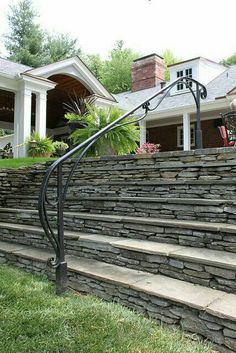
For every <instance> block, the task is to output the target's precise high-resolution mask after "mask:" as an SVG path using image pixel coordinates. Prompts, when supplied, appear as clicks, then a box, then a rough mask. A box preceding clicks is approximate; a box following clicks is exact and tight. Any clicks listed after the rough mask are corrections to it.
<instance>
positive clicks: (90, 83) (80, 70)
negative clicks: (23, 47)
mask: <svg viewBox="0 0 236 353" xmlns="http://www.w3.org/2000/svg"><path fill="white" fill-rule="evenodd" d="M55 74H64V75H68V76H71V77H74V78H75V79H77V80H78V81H80V82H81V83H82V84H83V85H84V86H85V87H86V88H87V89H88V90H89V91H91V93H93V94H96V95H97V96H98V97H100V98H101V99H103V100H105V101H109V102H114V103H115V102H116V100H115V98H114V96H113V95H112V94H111V93H110V92H108V91H107V89H106V88H105V87H104V86H103V84H102V83H101V82H100V81H99V80H98V79H97V78H96V77H95V76H94V74H93V73H92V71H91V70H90V69H89V68H88V67H87V66H86V65H85V63H84V62H83V61H82V60H81V59H80V58H79V57H77V56H76V57H72V58H68V59H64V60H60V61H57V62H55V63H52V64H48V65H45V66H42V67H38V68H32V67H30V66H26V65H22V64H18V63H14V62H12V61H10V60H6V59H2V58H0V76H1V75H2V76H7V77H10V78H11V79H15V78H16V76H17V75H22V76H28V77H31V78H35V79H37V80H40V81H44V82H46V83H50V84H51V83H53V82H52V81H51V80H50V76H53V75H55ZM48 78H49V79H48Z"/></svg>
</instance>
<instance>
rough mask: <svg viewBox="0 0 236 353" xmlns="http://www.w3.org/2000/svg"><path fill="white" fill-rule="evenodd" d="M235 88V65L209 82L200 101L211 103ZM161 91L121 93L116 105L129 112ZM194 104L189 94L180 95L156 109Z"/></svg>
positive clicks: (150, 89)
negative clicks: (205, 96) (202, 99)
mask: <svg viewBox="0 0 236 353" xmlns="http://www.w3.org/2000/svg"><path fill="white" fill-rule="evenodd" d="M235 87H236V65H233V66H231V67H229V68H228V69H226V70H225V71H224V72H223V73H221V74H220V75H219V76H217V77H216V78H215V79H214V80H212V81H211V82H209V83H208V84H207V85H206V89H207V98H206V99H205V100H204V101H202V104H204V103H205V102H207V103H208V102H213V101H215V100H216V99H219V98H222V97H225V96H226V94H228V93H229V92H230V91H232V90H233V89H234V88H235ZM160 89H161V87H160V85H159V86H156V87H153V88H149V89H145V90H142V91H137V92H130V91H129V92H123V93H120V94H117V95H116V99H117V101H118V105H119V107H120V108H121V109H124V110H130V109H132V108H134V107H135V106H136V105H138V104H140V103H141V102H142V101H145V100H146V99H148V97H150V96H151V95H153V94H155V92H157V91H159V90H160ZM154 100H155V103H157V102H158V99H154ZM193 104H194V101H193V97H192V94H191V93H181V94H173V95H168V96H167V97H166V98H165V99H164V100H163V102H162V103H161V104H160V106H159V107H158V108H157V109H156V111H158V112H165V111H167V110H169V109H174V108H176V109H177V108H184V107H188V106H192V105H193Z"/></svg>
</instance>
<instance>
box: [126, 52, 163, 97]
mask: <svg viewBox="0 0 236 353" xmlns="http://www.w3.org/2000/svg"><path fill="white" fill-rule="evenodd" d="M164 80H165V65H164V59H163V58H162V57H161V56H159V55H157V54H151V55H147V56H143V57H142V58H139V59H136V60H134V62H133V64H132V92H136V91H141V90H143V89H147V88H151V87H155V86H157V84H158V83H160V82H161V81H164Z"/></svg>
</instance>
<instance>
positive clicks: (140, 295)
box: [0, 242, 236, 353]
mask: <svg viewBox="0 0 236 353" xmlns="http://www.w3.org/2000/svg"><path fill="white" fill-rule="evenodd" d="M51 256H52V253H50V252H49V251H48V250H45V249H43V250H42V249H40V250H39V249H34V248H32V247H29V246H24V245H22V246H20V245H16V244H14V245H13V244H7V243H6V242H0V261H1V263H8V264H14V265H16V266H19V267H21V268H23V269H25V270H26V271H31V272H33V273H46V274H47V275H48V276H49V278H54V271H53V270H52V269H51V268H50V269H49V268H48V266H47V259H48V257H51ZM66 260H67V263H68V280H69V286H70V287H71V288H73V289H75V290H78V291H79V292H81V293H86V294H93V295H96V296H98V297H100V298H103V299H105V300H108V301H115V302H116V301H117V302H119V303H120V304H123V305H125V306H128V307H130V308H132V309H135V310H137V311H139V312H141V313H143V314H145V315H147V316H149V317H150V318H153V319H155V320H156V321H157V322H161V323H165V324H171V325H173V324H174V325H179V326H180V327H181V328H182V329H184V330H185V331H188V332H191V333H197V334H200V335H201V336H203V337H205V338H207V339H209V340H211V341H212V342H213V344H214V345H215V346H216V348H217V349H218V350H220V351H222V352H229V353H230V352H231V353H232V352H235V351H236V340H235V337H236V295H234V294H227V293H225V292H223V291H219V290H215V289H211V288H205V287H202V286H200V285H194V284H191V283H186V282H184V281H180V280H177V279H173V278H168V277H165V276H163V275H154V274H150V273H147V272H144V271H137V270H133V269H127V268H124V267H120V266H116V265H112V264H107V263H103V262H100V261H96V260H91V259H89V260H88V259H84V258H79V257H76V256H73V255H69V256H67V257H66Z"/></svg>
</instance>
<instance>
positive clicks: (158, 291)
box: [0, 242, 236, 321]
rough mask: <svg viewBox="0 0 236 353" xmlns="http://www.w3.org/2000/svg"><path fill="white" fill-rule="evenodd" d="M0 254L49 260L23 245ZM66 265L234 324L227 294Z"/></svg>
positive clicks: (98, 266) (122, 271)
mask: <svg viewBox="0 0 236 353" xmlns="http://www.w3.org/2000/svg"><path fill="white" fill-rule="evenodd" d="M0 251H1V252H5V253H6V252H7V253H12V254H15V255H17V256H20V257H23V258H31V259H33V260H35V261H43V262H45V261H46V259H47V258H48V257H51V256H52V254H51V253H50V252H48V250H44V249H35V248H32V247H29V246H23V245H22V246H21V245H14V246H13V247H12V244H9V243H6V242H0ZM66 261H67V263H68V269H69V270H70V271H73V272H76V273H79V274H81V275H84V276H89V277H92V278H96V279H99V280H101V281H105V282H110V283H116V284H120V285H122V286H126V287H128V288H132V289H134V290H137V291H140V292H143V293H148V294H150V295H153V296H156V297H158V298H165V299H168V300H171V301H173V302H176V303H180V304H184V305H187V306H189V307H191V308H196V309H200V310H204V311H205V312H208V313H210V314H211V315H215V316H217V317H220V318H226V319H230V320H233V321H236V295H234V294H226V293H224V292H222V291H219V290H215V289H211V288H206V287H202V286H200V285H195V284H192V283H187V282H184V281H180V280H177V279H173V278H169V277H165V276H163V275H152V274H149V273H147V272H143V271H137V270H132V269H128V268H124V267H120V266H116V265H111V264H107V263H103V262H100V261H96V260H88V259H84V258H79V257H76V256H73V255H68V256H67V257H66Z"/></svg>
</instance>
